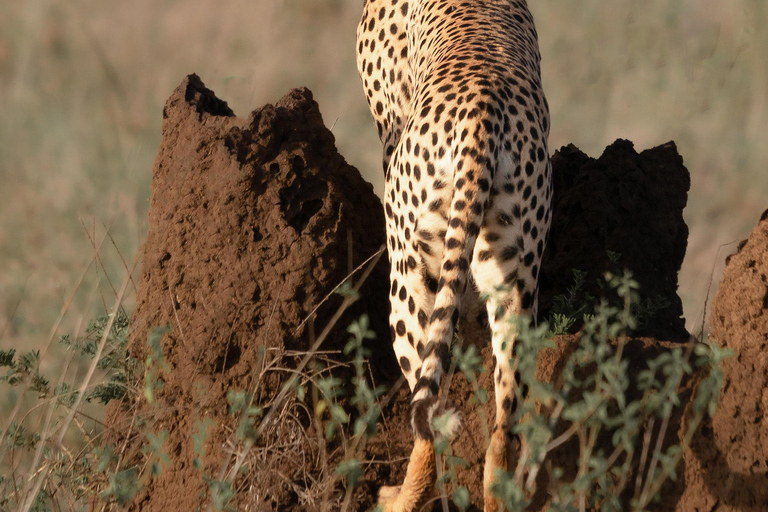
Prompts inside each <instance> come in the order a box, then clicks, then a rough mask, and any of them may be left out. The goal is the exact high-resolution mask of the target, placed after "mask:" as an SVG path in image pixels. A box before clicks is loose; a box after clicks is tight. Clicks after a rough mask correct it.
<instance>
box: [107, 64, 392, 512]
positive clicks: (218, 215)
mask: <svg viewBox="0 0 768 512" xmlns="http://www.w3.org/2000/svg"><path fill="white" fill-rule="evenodd" d="M153 173H154V176H153V181H152V199H151V205H150V212H149V226H150V229H149V234H148V237H147V240H146V243H145V249H144V250H145V252H144V258H143V270H142V277H141V282H140V284H139V291H138V305H137V308H136V311H135V313H134V315H133V318H132V331H131V340H130V354H131V355H132V356H133V357H135V358H137V359H138V360H139V361H142V362H143V361H145V360H146V358H147V356H148V355H150V349H149V347H148V345H147V336H148V332H149V330H150V328H152V327H156V326H169V327H170V331H169V332H168V333H167V334H166V335H165V336H164V337H163V339H162V348H163V351H164V353H165V357H166V359H167V362H168V364H169V369H168V370H169V371H163V372H161V373H160V378H161V379H162V380H163V381H164V384H163V387H162V388H160V389H158V390H157V391H156V400H157V401H156V403H154V404H147V403H146V401H143V400H142V401H140V402H138V403H137V404H135V407H136V409H135V410H134V411H126V410H125V409H122V408H113V409H112V411H111V414H110V417H109V418H108V424H109V425H110V426H111V427H113V428H115V429H117V431H118V432H121V433H124V432H128V433H129V434H130V430H128V429H129V426H130V425H131V420H132V415H135V417H140V418H144V420H145V421H147V422H149V423H150V425H152V427H151V430H152V431H154V432H159V431H161V430H166V431H168V434H169V436H168V439H167V440H166V442H165V444H164V450H165V451H166V453H168V454H169V456H170V457H171V463H170V464H168V466H167V467H165V468H164V470H163V472H162V474H161V475H160V476H159V477H158V478H155V479H153V480H152V481H151V482H150V483H149V484H148V485H147V486H146V487H145V488H144V490H143V491H142V492H141V493H140V495H139V496H137V498H136V500H135V501H134V507H135V508H136V509H141V510H195V509H197V507H198V506H199V504H200V496H201V493H202V491H203V490H205V488H206V487H207V486H206V485H205V483H204V481H203V479H202V477H201V472H200V471H198V470H197V469H195V468H194V467H193V459H194V457H195V456H196V454H195V451H194V450H193V441H192V437H193V435H194V434H195V429H196V428H197V427H196V422H197V421H198V420H203V419H211V420H213V422H214V423H213V425H214V426H212V427H211V430H209V431H208V439H207V441H206V446H208V448H209V449H208V455H207V457H206V459H205V461H204V462H205V465H204V472H207V473H208V474H210V475H216V474H217V473H218V471H219V468H220V467H221V466H222V462H223V460H224V459H225V455H226V454H225V453H223V452H222V449H221V448H222V447H223V445H224V443H225V441H226V439H228V437H229V435H230V433H229V432H225V431H223V429H222V428H219V425H224V424H227V422H228V421H230V422H231V420H227V407H228V401H227V393H228V391H230V390H252V389H254V386H255V384H254V382H255V380H256V379H258V378H262V379H263V382H262V386H261V387H260V388H259V389H260V393H262V395H264V394H266V395H267V398H268V395H272V394H273V393H274V392H275V390H276V389H279V386H280V384H281V382H283V381H284V380H285V375H284V374H281V373H280V372H278V371H274V369H273V370H272V371H269V369H265V365H266V363H265V361H267V360H269V358H268V355H269V351H270V350H271V349H276V350H279V351H280V353H285V354H288V355H290V354H291V353H292V352H291V351H302V350H307V349H308V348H309V346H310V340H311V339H313V337H314V336H316V335H319V334H320V330H321V329H322V328H323V327H325V325H326V324H327V323H328V320H329V319H330V317H331V315H332V314H333V313H335V311H336V310H337V308H338V306H339V304H340V302H341V300H342V298H341V297H340V296H338V295H332V296H331V297H330V298H329V299H328V300H327V301H325V302H324V303H322V305H321V301H322V300H323V298H324V297H326V295H328V294H329V293H330V292H331V291H332V290H333V288H334V287H335V286H336V285H338V284H339V283H341V282H342V281H343V280H344V279H345V277H346V276H347V275H348V274H349V273H350V271H351V270H352V269H354V268H355V267H357V266H359V265H361V264H362V263H363V262H364V261H365V260H366V259H368V258H369V257H371V256H372V255H374V254H375V253H376V252H377V251H378V250H379V249H380V247H381V244H382V242H383V240H384V217H383V209H382V206H381V204H380V202H379V200H378V199H377V198H376V196H375V195H374V193H373V188H372V186H371V185H370V184H368V183H366V182H365V181H364V180H363V179H362V178H361V177H360V175H359V173H358V172H357V170H355V169H354V168H352V167H351V166H349V165H348V164H347V163H346V161H345V160H344V158H343V157H341V156H340V155H339V154H338V152H337V151H336V149H335V146H334V138H333V135H332V134H331V133H330V131H328V129H326V127H325V126H324V124H323V120H322V118H321V115H320V112H319V110H318V107H317V104H316V103H315V101H314V100H313V99H312V94H311V93H310V91H309V90H307V89H294V90H293V91H291V92H290V93H288V94H287V95H286V96H285V97H283V98H282V99H281V100H280V101H279V102H278V103H277V104H276V105H274V106H272V105H266V106H264V107H262V108H260V109H258V110H256V111H254V112H253V113H252V114H251V115H250V116H249V118H248V119H247V120H245V121H244V120H242V119H238V118H237V117H235V116H234V114H233V113H232V111H231V110H230V109H229V108H228V106H227V104H226V103H225V102H224V101H221V100H219V99H218V98H216V96H215V95H214V94H213V92H211V91H210V90H208V89H206V88H205V86H204V85H203V83H202V82H201V81H200V79H199V78H197V76H195V75H191V76H189V77H187V78H186V79H185V80H184V81H183V82H182V84H181V85H180V86H179V87H178V88H177V89H176V91H175V92H174V93H173V95H172V96H171V97H170V99H169V100H168V102H167V103H166V106H165V109H164V111H163V137H162V142H161V146H160V150H159V153H158V156H157V158H156V160H155V167H154V171H153ZM358 274H359V273H358ZM387 281H388V270H387V267H386V264H385V262H384V261H382V262H381V263H380V264H379V265H378V266H377V267H376V268H375V269H374V271H373V273H372V276H371V278H370V279H369V280H368V281H367V282H366V285H365V286H364V287H363V289H362V290H361V299H360V300H359V301H358V302H357V303H355V304H354V305H353V306H352V307H351V308H350V310H348V312H347V313H346V314H345V315H344V316H343V317H342V319H341V321H340V322H339V323H338V324H337V325H338V327H337V328H336V329H335V330H333V331H332V332H331V333H330V335H329V336H328V338H327V341H326V342H325V343H324V345H323V347H322V349H323V350H326V351H327V350H341V348H343V346H344V344H345V343H346V341H347V338H348V335H347V334H346V331H345V328H346V326H347V325H348V324H349V322H350V321H351V320H352V319H354V318H357V317H358V316H359V315H360V314H362V313H364V312H368V313H369V314H370V317H371V319H372V327H373V328H374V330H375V331H376V332H377V333H378V335H379V338H380V339H385V340H387V339H388V336H389V330H388V324H387V319H386V311H387V310H388V283H387ZM318 305H319V306H320V307H319V308H318V309H317V311H316V314H315V316H314V317H313V318H312V320H313V321H310V322H306V323H304V324H302V321H303V320H305V319H307V318H308V317H310V316H311V313H312V312H313V311H314V310H315V308H316V307H317V306H318ZM300 325H301V327H300ZM315 326H317V332H314V331H315ZM372 348H373V349H374V357H376V360H377V362H378V364H377V365H376V367H375V370H376V374H377V375H378V376H381V375H385V374H387V373H389V374H395V373H397V372H399V369H398V367H397V365H396V362H395V360H394V356H393V355H392V354H391V350H390V347H389V343H388V342H387V343H384V344H379V345H375V346H373V347H372ZM265 354H266V355H265ZM336 357H340V356H336ZM293 362H294V358H291V357H286V358H284V359H282V360H280V363H281V364H280V366H282V367H285V368H289V367H290V366H291V365H292V364H293ZM264 399H265V397H264V396H257V397H255V400H256V403H260V402H263V401H264ZM290 412H291V411H287V412H286V413H290ZM304 416H306V414H305V415H304ZM304 416H302V415H301V414H300V413H296V417H297V420H296V421H297V424H296V425H294V427H297V428H298V427H300V426H301V425H300V424H306V423H308V421H307V420H306V418H305V417H304ZM283 434H285V435H288V434H290V433H283ZM127 440H131V438H130V437H128V438H127ZM118 441H123V439H118ZM139 441H140V440H139ZM275 457H276V459H275V460H273V461H272V462H273V463H275V467H280V460H279V459H280V457H281V455H280V454H276V455H275ZM293 465H294V466H295V465H296V464H295V461H294V464H293ZM289 466H290V464H289ZM294 469H295V468H294ZM290 470H291V469H290V467H289V469H288V470H287V471H289V473H288V475H287V476H286V478H288V482H289V483H290V479H291V478H293V476H294V475H292V474H291V473H290ZM274 478H275V479H278V475H275V476H274ZM263 483H264V485H265V486H266V485H269V484H270V483H274V482H263ZM289 488H290V485H286V484H285V483H280V482H278V483H277V484H275V485H273V486H272V491H273V492H272V493H271V495H269V496H267V497H266V498H265V503H266V505H267V506H266V507H265V505H264V504H261V505H259V504H255V503H254V504H253V505H255V506H257V509H260V510H263V509H264V508H268V507H269V506H273V505H274V503H271V504H270V503H269V502H270V501H272V502H275V503H284V502H289V501H291V500H294V499H295V496H290V494H291V491H290V490H289Z"/></svg>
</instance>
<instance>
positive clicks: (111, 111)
mask: <svg viewBox="0 0 768 512" xmlns="http://www.w3.org/2000/svg"><path fill="white" fill-rule="evenodd" d="M531 4H532V9H533V10H534V15H535V17H536V19H537V23H538V27H539V33H540V38H541V47H542V54H543V56H544V64H543V65H544V71H543V72H544V80H545V84H544V85H545V88H546V90H547V92H548V96H549V100H550V105H551V109H552V117H553V121H552V126H553V130H552V135H551V148H552V149H556V148H558V147H559V146H561V145H563V144H566V143H568V142H573V143H575V144H577V145H578V146H580V147H581V148H582V149H584V150H585V151H587V152H588V153H590V154H592V155H594V156H597V154H599V153H600V151H601V150H602V148H603V147H604V146H605V145H606V144H608V143H610V142H612V141H613V140H614V139H615V138H617V137H625V138H629V139H631V140H634V141H635V143H636V146H637V147H638V148H646V147H650V146H653V145H656V144H659V143H663V142H666V141H667V140H670V139H674V140H675V141H676V142H677V143H678V145H679V148H680V151H681V153H682V154H683V155H684V157H685V159H686V163H687V165H688V167H689V169H690V170H691V174H692V179H693V186H692V190H691V196H690V202H689V207H688V209H687V210H686V219H687V221H688V223H689V225H690V227H691V236H690V242H689V246H690V247H689V254H688V258H687V260H686V263H685V264H684V267H683V271H682V273H681V295H682V296H683V299H684V304H685V308H686V314H687V316H688V317H689V319H690V320H689V325H693V324H694V323H695V322H696V316H697V315H699V314H700V311H701V307H702V304H703V301H704V297H705V295H706V290H707V285H706V283H707V277H708V276H709V273H710V269H711V268H712V265H713V264H715V263H716V264H717V265H719V266H721V263H720V262H721V261H722V259H723V257H724V254H725V253H727V252H728V251H729V250H731V248H729V247H726V248H725V249H724V250H723V251H721V252H720V254H719V258H718V257H717V255H718V250H719V248H720V246H721V245H722V244H725V243H728V242H731V241H734V240H738V239H740V238H742V237H744V236H745V235H746V234H747V232H748V231H749V229H750V228H751V226H752V225H754V222H755V220H756V218H757V216H758V215H759V214H760V212H761V211H762V210H763V209H764V208H765V207H766V198H768V174H766V173H765V168H766V166H767V165H768V146H766V145H765V144H764V139H765V135H764V134H765V133H766V132H767V131H768V58H766V57H767V55H766V48H768V6H766V4H765V2H763V1H762V0H732V1H729V2H721V1H717V0H673V1H669V0H644V1H642V2H641V1H634V0H632V1H626V2H604V1H599V0H583V1H581V2H573V1H571V0H551V1H550V2H531ZM359 12H360V2H359V1H354V2H353V1H349V0H283V1H276V0H255V1H244V0H231V1H228V2H218V1H214V0H200V1H196V2H192V1H189V0H175V1H167V0H166V1H159V0H135V1H133V2H116V1H103V0H102V1H96V0H86V1H82V2H75V3H71V2H70V3H66V2H65V3H62V2H53V1H45V0H43V1H39V2H25V1H23V0H5V1H3V2H2V3H0V112H3V117H2V120H0V190H2V191H3V200H2V201H0V218H2V224H1V225H0V269H2V270H1V271H0V347H8V346H19V345H22V344H39V343H40V342H39V341H38V340H40V339H41V338H44V337H45V333H47V331H48V329H49V327H50V325H51V324H52V320H53V318H55V316H56V313H57V312H58V310H59V308H60V306H61V303H62V301H63V299H64V297H65V295H66V291H67V290H71V289H72V287H73V285H74V280H75V276H76V275H77V273H78V270H79V269H80V268H81V267H82V265H83V264H84V263H85V262H86V261H87V260H88V259H89V258H90V257H91V256H92V249H91V244H92V242H91V241H90V240H95V239H96V238H98V236H99V233H102V232H103V229H104V228H103V224H110V223H112V222H113V220H114V222H113V224H112V228H111V232H112V233H113V237H114V243H115V245H116V247H117V248H118V249H119V251H113V252H112V253H109V254H112V256H109V254H107V255H105V256H104V257H103V263H104V268H105V269H106V270H105V273H106V275H107V276H108V277H110V278H112V279H115V278H117V276H120V275H122V274H121V272H122V271H123V270H124V264H123V262H122V261H121V260H120V258H118V257H117V256H116V255H117V254H118V253H121V254H126V255H133V254H134V253H135V252H136V251H137V248H138V246H139V244H140V243H141V241H142V239H143V236H144V234H145V232H146V225H145V218H146V212H147V207H148V203H147V199H148V195H149V182H150V179H151V176H150V174H151V173H150V169H151V167H152V161H153V157H154V153H155V150H156V148H157V145H158V142H159V136H160V131H159V130H160V120H161V109H162V105H163V103H164V101H165V99H166V98H167V96H168V95H169V94H170V92H171V91H172V90H173V88H174V87H175V86H176V85H177V84H178V83H179V82H180V81H181V79H182V78H183V77H184V75H186V74H187V73H191V72H197V73H198V74H199V75H200V76H201V77H202V78H203V80H204V81H205V82H206V84H207V85H208V86H210V87H211V88H213V89H214V90H215V91H216V92H217V94H219V95H220V96H221V97H222V98H226V100H227V101H228V102H229V103H230V105H231V106H232V107H233V108H234V110H235V111H236V112H238V113H239V114H240V115H242V116H244V115H246V114H247V112H248V111H250V110H251V109H252V108H254V107H257V106H259V105H261V104H263V103H265V102H274V101H276V100H277V99H278V98H279V97H280V96H281V95H282V94H283V93H284V92H285V91H287V89H288V88H290V87H293V86H297V85H307V86H309V87H310V88H311V89H312V90H313V91H314V92H315V95H316V99H317V100H318V101H319V103H320V106H321V108H322V110H323V114H324V116H325V120H326V123H327V124H328V125H329V126H330V125H333V126H334V133H335V135H336V137H337V141H338V144H339V146H340V149H341V152H342V153H343V154H344V155H346V156H347V158H348V159H349V160H350V161H351V162H352V163H353V164H354V165H356V166H358V167H359V168H360V169H361V171H362V172H363V174H364V175H365V176H366V177H367V178H368V179H369V180H371V181H373V182H374V184H375V185H376V187H377V190H379V191H381V186H382V183H381V181H382V176H381V173H380V169H379V164H378V161H379V151H380V149H379V143H378V141H377V139H376V136H375V131H374V128H373V125H372V122H371V121H370V118H369V114H368V112H367V109H366V106H365V102H364V98H363V94H362V91H361V88H360V86H359V82H358V78H357V76H356V70H355V64H354V31H355V25H356V23H357V20H358V17H359ZM719 266H718V271H717V273H716V279H717V276H718V274H719ZM103 276H104V273H102V275H101V277H103ZM94 282H95V281H94ZM102 283H105V281H104V280H102ZM90 286H96V285H95V284H91V285H90ZM99 286H103V287H104V288H106V287H107V285H106V284H102V285H99ZM84 288H85V289H89V288H88V286H85V287H84ZM97 289H98V288H97ZM104 291H107V290H104ZM83 295H84V296H83V297H80V298H78V299H77V300H76V301H75V304H74V306H75V307H74V308H73V311H76V312H79V311H84V308H86V307H87V304H88V299H87V297H85V295H86V294H83ZM104 295H109V294H108V293H107V294H104ZM99 296H100V294H99V293H97V294H96V297H99ZM96 302H98V300H97V301H96ZM90 313H91V312H90V311H88V312H87V313H86V314H90ZM72 317H73V318H72V319H70V323H69V324H67V323H66V320H65V324H64V325H65V326H69V328H72V327H74V325H75V317H74V315H72ZM2 405H3V404H1V403H0V406H2Z"/></svg>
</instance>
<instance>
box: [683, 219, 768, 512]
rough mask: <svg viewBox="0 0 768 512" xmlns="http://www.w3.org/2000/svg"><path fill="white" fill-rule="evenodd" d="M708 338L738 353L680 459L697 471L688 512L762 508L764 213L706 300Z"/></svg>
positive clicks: (765, 470)
mask: <svg viewBox="0 0 768 512" xmlns="http://www.w3.org/2000/svg"><path fill="white" fill-rule="evenodd" d="M710 322H711V325H712V332H711V337H712V338H713V339H714V340H715V341H716V342H717V343H719V344H720V345H722V346H724V347H727V348H729V349H731V350H733V351H735V352H736V356H735V357H733V358H730V359H727V360H726V361H724V363H723V371H724V374H725V379H724V382H723V392H722V394H721V396H720V403H719V405H718V409H717V412H716V414H715V416H714V418H712V419H711V421H708V422H707V423H706V424H704V425H703V427H702V431H701V435H700V436H699V437H698V438H697V439H696V440H695V442H694V445H693V454H692V455H693V456H690V457H686V460H685V462H686V479H688V474H687V473H688V472H689V471H690V472H692V473H693V472H697V471H699V472H700V474H699V475H698V477H697V478H696V479H695V480H694V481H691V484H692V485H691V486H690V487H689V488H688V489H686V493H685V495H684V497H683V499H685V500H687V501H688V503H690V505H691V510H713V509H714V508H717V510H718V511H737V510H738V511H755V512H757V511H765V510H768V485H766V484H767V483H768V210H766V212H765V213H763V215H762V217H761V219H760V222H759V224H758V225H757V227H756V228H755V229H754V230H753V231H752V233H751V234H750V235H749V238H747V240H744V241H743V242H742V243H741V244H740V246H739V250H738V252H737V253H736V254H734V255H732V256H730V258H729V260H728V263H727V266H726V268H725V272H724V274H723V280H722V281H721V282H720V285H719V287H718V290H717V295H716V296H715V299H714V301H713V302H712V313H711V315H710Z"/></svg>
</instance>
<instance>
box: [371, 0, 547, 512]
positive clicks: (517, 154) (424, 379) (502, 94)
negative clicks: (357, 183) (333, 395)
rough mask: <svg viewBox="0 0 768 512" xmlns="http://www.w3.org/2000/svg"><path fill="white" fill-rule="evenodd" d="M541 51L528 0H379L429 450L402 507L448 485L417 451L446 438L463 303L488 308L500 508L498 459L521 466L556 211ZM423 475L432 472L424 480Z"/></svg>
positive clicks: (407, 288) (419, 407)
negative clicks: (516, 438)
mask: <svg viewBox="0 0 768 512" xmlns="http://www.w3.org/2000/svg"><path fill="white" fill-rule="evenodd" d="M539 61H540V55H539V49H538V43H537V35H536V29H535V27H534V23H533V18H532V17H531V14H530V12H529V11H528V8H527V5H526V3H525V1H524V0H366V1H365V8H364V12H363V16H362V19H361V21H360V24H359V26H358V33H357V64H358V71H359V73H360V77H361V79H362V81H363V86H364V90H365V93H366V96H367V99H368V104H369V106H370V109H371V113H372V114H373V117H374V120H375V121H376V126H377V129H378V133H379V137H380V139H381V141H382V143H383V145H384V151H383V167H384V172H385V176H386V186H385V193H384V201H385V212H386V221H387V247H388V249H389V260H390V266H391V271H390V279H391V301H390V303H391V312H390V326H391V334H392V342H393V346H394V350H395V354H396V356H397V358H398V361H399V362H400V367H401V369H402V371H403V374H404V375H405V377H406V379H407V380H408V384H409V386H410V388H411V390H412V392H413V407H412V426H413V429H414V435H415V437H416V441H417V445H418V446H419V450H420V451H419V456H418V457H416V451H414V453H413V454H412V457H411V463H410V464H409V466H408V472H407V476H406V480H405V483H404V484H403V486H402V489H401V490H400V492H399V494H397V493H395V492H392V491H391V490H390V491H386V493H385V494H386V495H387V496H388V498H387V500H386V506H387V507H389V509H391V510H414V509H415V508H416V507H417V506H418V503H420V501H419V500H415V501H414V498H413V496H419V499H420V500H423V499H425V495H426V493H428V492H429V487H430V486H431V485H432V484H434V479H430V478H423V476H424V475H426V474H427V473H428V472H429V471H431V470H430V469H428V468H427V466H428V465H427V466H424V465H419V464H418V463H417V461H416V458H418V459H419V460H422V459H424V460H427V459H429V457H427V456H425V455H424V453H423V450H424V444H423V443H421V441H430V440H431V439H432V437H433V434H432V431H431V427H430V424H429V421H428V418H429V417H430V414H431V408H432V405H433V404H434V400H432V397H435V396H436V395H437V394H438V387H439V384H440V380H441V376H442V375H443V374H444V373H445V372H446V371H447V369H448V366H449V364H450V353H451V350H450V345H451V341H452V336H453V332H454V327H455V325H456V322H457V318H458V317H459V314H460V313H461V315H462V316H466V315H467V313H468V312H473V313H472V316H471V317H470V318H471V319H474V318H475V316H474V312H477V311H480V310H481V309H483V308H484V309H485V310H486V312H487V321H488V324H489V325H490V328H491V332H492V345H493V354H494V364H495V370H494V372H495V374H494V376H495V383H496V408H497V414H496V425H495V429H494V434H493V438H492V441H491V446H490V447H489V449H488V452H487V453H486V463H485V472H486V497H485V501H486V502H485V506H486V510H496V507H497V504H496V502H495V500H493V499H492V498H491V497H490V491H489V486H490V482H491V481H492V478H491V476H492V475H493V473H494V471H495V470H497V469H505V470H506V469H508V468H507V466H508V459H509V457H508V452H509V449H510V442H509V435H508V434H509V432H510V429H511V427H512V415H513V409H514V404H515V394H514V384H515V377H514V361H513V358H512V346H513V343H514V332H512V330H511V328H510V325H511V324H510V322H509V320H510V319H511V318H512V317H513V316H518V315H534V316H535V310H536V302H537V289H538V288H537V278H538V274H539V269H540V261H541V256H542V253H543V252H544V246H545V243H546V242H545V241H546V237H547V234H548V231H549V223H550V215H551V211H550V199H551V195H552V182H551V166H550V161H549V151H548V147H547V137H548V134H549V111H548V106H547V102H546V99H545V97H544V93H543V91H542V87H541V77H540V69H539ZM481 294H488V295H490V296H491V299H489V300H488V301H487V303H485V304H481V303H479V301H478V297H479V296H480V295H481ZM476 318H477V319H478V320H479V321H483V320H484V319H485V318H486V316H485V315H482V314H479V315H477V317H476ZM463 326H464V322H463V321H462V328H463ZM422 466H423V467H422ZM425 468H427V469H425ZM418 471H422V472H423V474H421V475H417V474H416V473H417V472H418ZM409 481H411V482H416V481H418V482H420V483H419V485H421V486H424V485H425V484H424V482H427V483H426V487H424V488H419V489H416V490H414V489H412V488H409V487H408V485H409ZM430 482H431V484H430ZM406 496H407V498H406ZM399 498H402V499H400V500H399V501H398V499H399Z"/></svg>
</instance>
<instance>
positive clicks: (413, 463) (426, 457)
mask: <svg viewBox="0 0 768 512" xmlns="http://www.w3.org/2000/svg"><path fill="white" fill-rule="evenodd" d="M436 479H437V466H436V462H435V447H434V445H433V444H432V441H430V440H427V439H416V440H415V442H414V445H413V451H412V452H411V459H410V462H408V469H407V470H406V473H405V480H404V481H403V485H398V486H386V487H382V488H381V489H380V490H379V507H380V509H381V510H382V511H383V512H412V511H416V510H419V509H420V508H421V507H422V506H423V505H424V503H425V502H426V501H427V499H428V498H429V495H430V493H431V492H432V489H433V488H434V486H435V480H436Z"/></svg>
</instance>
